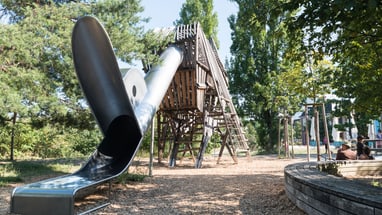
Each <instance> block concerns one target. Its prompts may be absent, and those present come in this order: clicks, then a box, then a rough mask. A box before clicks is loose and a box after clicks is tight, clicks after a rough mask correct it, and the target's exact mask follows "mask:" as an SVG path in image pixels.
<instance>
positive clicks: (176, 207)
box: [0, 156, 305, 215]
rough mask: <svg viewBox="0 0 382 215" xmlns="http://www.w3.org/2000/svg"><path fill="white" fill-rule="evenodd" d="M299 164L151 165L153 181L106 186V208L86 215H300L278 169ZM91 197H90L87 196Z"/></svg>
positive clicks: (6, 194)
mask: <svg viewBox="0 0 382 215" xmlns="http://www.w3.org/2000/svg"><path fill="white" fill-rule="evenodd" d="M301 161H304V160H303V159H278V158H277V157H276V156H253V157H251V158H246V157H242V158H239V163H238V164H234V163H233V161H232V159H231V158H230V157H223V159H222V160H221V162H220V164H216V158H213V157H210V158H206V159H205V161H204V162H203V168H202V169H194V168H193V162H192V160H189V159H187V160H183V161H182V163H180V162H179V161H178V164H177V166H176V167H174V168H168V167H167V166H165V165H162V166H161V165H158V164H156V163H155V164H154V169H153V177H146V178H145V179H144V180H143V181H142V182H129V183H128V184H116V183H114V184H113V185H112V186H113V188H112V193H111V196H112V201H111V205H109V206H108V207H106V208H103V209H101V210H98V211H97V212H94V213H92V214H100V215H101V214H102V215H119V214H121V215H122V214H155V215H158V214H294V215H300V214H301V215H302V214H305V213H304V212H302V211H301V210H300V209H298V208H297V207H296V206H295V205H294V204H293V203H292V202H291V201H289V199H288V198H287V196H286V194H285V191H284V177H283V175H284V173H283V170H284V167H285V166H286V165H288V164H290V163H295V162H301ZM135 163H137V165H136V164H134V165H133V166H132V167H131V168H130V170H129V171H130V172H138V173H146V174H147V172H148V169H147V161H146V160H143V159H142V160H140V159H138V160H137V159H136V161H135ZM13 187H14V186H9V187H2V188H0V195H1V199H0V214H7V212H8V211H9V201H10V195H11V192H12V189H13ZM93 196H96V195H93Z"/></svg>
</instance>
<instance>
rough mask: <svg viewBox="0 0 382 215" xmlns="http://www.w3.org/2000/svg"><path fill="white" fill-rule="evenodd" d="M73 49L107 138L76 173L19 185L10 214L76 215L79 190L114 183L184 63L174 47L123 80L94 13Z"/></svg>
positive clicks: (76, 32) (76, 33) (77, 30)
mask: <svg viewBox="0 0 382 215" xmlns="http://www.w3.org/2000/svg"><path fill="white" fill-rule="evenodd" d="M72 49H73V59H74V64H75V68H76V72H77V77H78V79H79V82H80V84H81V87H82V90H83V92H84V94H85V96H86V99H87V101H88V103H89V105H90V107H91V109H92V112H93V114H94V116H95V118H96V119H97V122H98V124H99V127H100V129H101V130H102V132H103V134H104V139H103V140H102V142H101V143H100V145H99V146H98V148H97V150H96V151H95V152H94V153H93V154H92V156H90V158H89V160H88V161H87V163H86V164H85V165H84V166H83V167H82V168H81V169H80V170H78V171H77V172H75V173H73V174H70V175H65V176H62V177H57V178H52V179H47V180H44V181H40V182H35V183H32V184H28V185H25V186H21V187H17V188H15V189H14V190H13V193H12V197H11V213H16V214H23V215H41V214H44V215H49V214H54V215H60V214H63V215H67V214H74V213H75V209H74V201H75V196H76V194H77V193H79V191H82V190H85V189H87V188H90V187H94V186H97V185H99V184H101V183H105V182H110V180H111V179H113V178H115V177H117V176H118V175H120V174H122V173H123V172H124V171H125V170H127V168H128V166H129V165H130V163H131V161H132V160H133V158H134V156H135V154H136V152H137V150H138V148H139V146H140V144H141V141H142V136H143V133H145V132H146V130H147V129H148V127H149V125H150V123H151V120H152V118H153V116H154V114H155V112H156V111H157V108H158V106H159V104H160V102H161V101H162V98H163V96H164V94H165V92H166V90H167V88H168V86H169V84H170V82H171V80H172V78H173V76H174V74H175V72H176V69H177V67H178V66H179V64H180V63H181V62H182V52H181V51H180V50H179V49H178V48H176V47H169V48H167V49H166V50H165V51H164V52H163V53H162V55H161V60H162V61H161V64H160V65H159V66H155V67H153V68H152V69H151V70H150V71H149V72H148V73H147V74H146V75H145V76H143V75H141V76H140V74H138V73H137V72H136V71H134V70H132V71H129V72H128V74H129V73H130V74H129V75H127V77H128V78H127V79H126V78H125V80H122V76H121V73H120V71H119V68H118V64H117V61H116V58H115V55H114V52H113V48H112V45H111V43H110V40H109V37H108V35H107V33H106V32H105V30H104V29H103V27H102V26H101V24H100V23H99V22H98V21H97V20H96V19H95V18H93V17H89V16H86V17H82V18H80V19H79V20H78V21H77V23H76V24H75V27H74V29H73V34H72ZM107 205H108V203H106V204H102V205H99V206H97V207H95V208H92V209H90V210H89V211H86V212H85V213H87V212H91V211H93V210H96V209H99V208H101V207H104V206H107Z"/></svg>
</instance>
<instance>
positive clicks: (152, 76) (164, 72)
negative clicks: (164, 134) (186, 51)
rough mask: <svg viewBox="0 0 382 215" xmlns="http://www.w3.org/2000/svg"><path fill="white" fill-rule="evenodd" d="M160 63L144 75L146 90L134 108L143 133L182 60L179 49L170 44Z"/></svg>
mask: <svg viewBox="0 0 382 215" xmlns="http://www.w3.org/2000/svg"><path fill="white" fill-rule="evenodd" d="M160 60H161V61H160V63H159V65H157V66H154V67H153V68H152V69H151V70H150V71H149V73H147V74H146V76H145V82H146V87H147V92H146V94H145V96H144V98H143V99H142V101H141V102H140V103H139V104H138V106H137V108H136V109H135V116H136V117H137V120H138V124H139V126H140V129H141V131H142V133H145V131H146V130H147V128H148V126H149V125H150V123H151V120H152V118H153V117H154V114H155V113H156V111H157V108H158V107H159V105H160V103H161V102H162V100H163V97H164V95H165V94H166V92H167V89H168V87H169V86H170V84H171V81H172V79H173V77H174V75H175V72H176V70H177V69H178V67H179V65H180V63H181V62H182V60H183V52H182V51H181V49H179V48H177V47H175V46H171V47H169V48H167V49H166V50H165V51H164V52H163V53H162V54H161V56H160Z"/></svg>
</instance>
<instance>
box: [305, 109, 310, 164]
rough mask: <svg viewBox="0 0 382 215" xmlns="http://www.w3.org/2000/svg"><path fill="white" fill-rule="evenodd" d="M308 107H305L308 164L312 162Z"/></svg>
mask: <svg viewBox="0 0 382 215" xmlns="http://www.w3.org/2000/svg"><path fill="white" fill-rule="evenodd" d="M308 127H309V126H308V106H307V105H305V141H306V156H307V160H308V162H309V161H310V145H309V144H310V138H309V128H308Z"/></svg>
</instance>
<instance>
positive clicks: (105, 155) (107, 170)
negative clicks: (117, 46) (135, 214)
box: [72, 16, 143, 178]
mask: <svg viewBox="0 0 382 215" xmlns="http://www.w3.org/2000/svg"><path fill="white" fill-rule="evenodd" d="M72 51H73V59H74V65H75V69H76V73H77V77H78V80H79V82H80V85H81V87H82V90H83V92H84V94H85V97H86V99H87V102H88V104H89V106H90V108H91V110H92V112H93V114H94V116H95V118H96V120H97V122H98V125H99V127H100V129H101V131H102V132H103V134H104V139H103V140H102V142H101V143H100V145H99V146H98V148H97V150H96V151H95V152H94V153H93V155H92V156H91V158H90V159H89V161H88V163H87V164H86V165H85V166H84V167H83V168H82V169H80V170H79V171H78V172H77V173H75V174H79V175H81V176H85V175H87V176H94V177H97V178H98V177H101V178H103V177H105V176H107V175H109V176H111V175H115V174H119V173H121V172H123V171H124V170H125V169H126V168H127V166H128V165H129V163H130V161H131V160H132V158H133V157H134V155H135V152H136V150H137V149H138V147H139V144H140V141H141V139H142V136H143V135H142V132H141V130H140V128H139V124H138V122H137V119H136V116H135V114H134V111H133V108H132V107H131V104H130V102H129V98H128V95H127V93H126V89H125V86H124V83H123V80H122V76H121V72H120V70H119V67H118V63H117V60H116V57H115V55H114V52H113V47H112V45H111V42H110V39H109V37H108V35H107V33H106V31H105V30H104V28H103V27H102V26H101V24H100V23H99V22H98V21H97V19H95V18H93V17H90V16H86V17H82V18H81V19H79V20H78V21H77V23H76V25H75V27H74V29H73V34H72Z"/></svg>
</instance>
